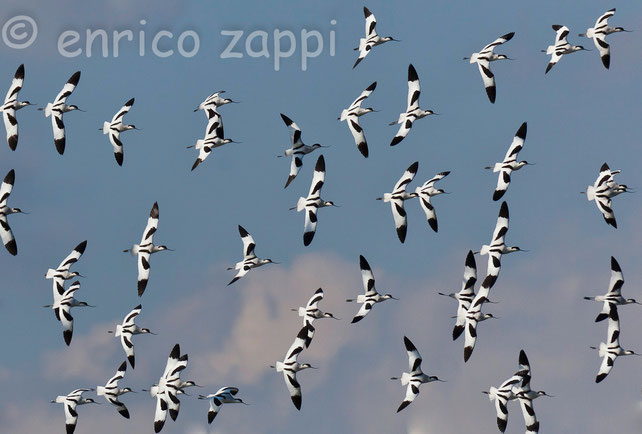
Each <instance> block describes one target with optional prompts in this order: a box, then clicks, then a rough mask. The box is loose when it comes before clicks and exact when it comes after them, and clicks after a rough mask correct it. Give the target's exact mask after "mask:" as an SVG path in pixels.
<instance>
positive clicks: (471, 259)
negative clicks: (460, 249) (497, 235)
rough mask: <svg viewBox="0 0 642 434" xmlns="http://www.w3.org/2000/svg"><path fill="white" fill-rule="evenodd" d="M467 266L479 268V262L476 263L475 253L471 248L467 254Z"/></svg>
mask: <svg viewBox="0 0 642 434" xmlns="http://www.w3.org/2000/svg"><path fill="white" fill-rule="evenodd" d="M466 267H470V268H477V264H476V263H475V254H474V253H473V251H472V250H469V251H468V254H467V255H466Z"/></svg>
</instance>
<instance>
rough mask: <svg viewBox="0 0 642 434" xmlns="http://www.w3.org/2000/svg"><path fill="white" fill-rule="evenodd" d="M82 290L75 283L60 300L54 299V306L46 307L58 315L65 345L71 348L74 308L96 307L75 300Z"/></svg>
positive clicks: (77, 283)
mask: <svg viewBox="0 0 642 434" xmlns="http://www.w3.org/2000/svg"><path fill="white" fill-rule="evenodd" d="M79 289H80V282H79V281H77V280H76V281H75V282H74V283H72V284H71V285H70V286H69V289H67V290H66V291H65V292H63V293H62V295H61V296H60V297H59V298H55V297H54V302H53V304H48V305H46V306H44V307H50V308H52V309H53V311H54V313H55V314H56V318H57V319H58V321H60V323H61V324H62V337H63V339H64V340H65V344H67V346H69V345H70V344H71V338H72V336H73V333H74V317H73V316H71V308H72V307H95V306H92V305H90V304H88V303H87V302H84V301H79V300H77V299H76V298H75V294H76V291H78V290H79Z"/></svg>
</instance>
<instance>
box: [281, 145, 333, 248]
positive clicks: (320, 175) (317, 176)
mask: <svg viewBox="0 0 642 434" xmlns="http://www.w3.org/2000/svg"><path fill="white" fill-rule="evenodd" d="M324 182H325V159H324V158H323V155H319V158H318V159H317V164H316V165H315V166H314V175H313V177H312V184H310V192H309V193H308V197H300V198H299V200H298V201H297V204H296V207H294V208H290V210H293V209H295V208H296V211H297V212H301V211H304V212H305V224H304V226H303V245H304V246H309V245H310V243H311V242H312V239H313V238H314V234H315V233H316V230H317V211H318V210H319V208H323V207H326V206H336V205H335V204H334V202H332V201H329V200H323V199H321V188H322V187H323V183H324Z"/></svg>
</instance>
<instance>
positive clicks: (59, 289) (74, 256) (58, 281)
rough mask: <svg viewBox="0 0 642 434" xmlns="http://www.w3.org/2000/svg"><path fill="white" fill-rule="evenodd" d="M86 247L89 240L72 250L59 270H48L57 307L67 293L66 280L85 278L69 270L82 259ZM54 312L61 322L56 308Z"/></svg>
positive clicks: (47, 277) (46, 276) (54, 303)
mask: <svg viewBox="0 0 642 434" xmlns="http://www.w3.org/2000/svg"><path fill="white" fill-rule="evenodd" d="M86 247H87V240H85V241H83V242H81V243H80V244H78V245H77V246H76V247H75V248H74V250H72V251H71V253H70V254H69V255H68V256H67V257H66V258H65V259H63V260H62V262H61V263H60V265H58V268H56V269H55V270H54V269H53V268H50V269H48V270H47V273H46V274H45V278H46V279H52V280H53V300H54V302H53V305H56V304H57V303H58V302H59V301H60V298H61V297H62V296H63V294H64V293H65V285H64V283H65V280H69V279H73V278H74V277H83V276H82V275H81V274H80V273H79V272H77V271H69V268H71V266H72V265H73V264H75V263H76V261H78V259H80V257H81V256H82V254H83V253H85V248H86ZM53 305H52V306H53ZM47 307H49V306H47ZM54 312H55V313H56V318H57V319H58V320H59V321H60V318H59V316H58V311H57V310H56V309H55V308H54Z"/></svg>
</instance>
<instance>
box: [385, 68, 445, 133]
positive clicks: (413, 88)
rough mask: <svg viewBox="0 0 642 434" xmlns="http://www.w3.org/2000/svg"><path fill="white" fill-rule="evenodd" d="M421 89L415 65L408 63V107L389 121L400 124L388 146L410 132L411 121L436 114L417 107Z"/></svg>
mask: <svg viewBox="0 0 642 434" xmlns="http://www.w3.org/2000/svg"><path fill="white" fill-rule="evenodd" d="M420 93H421V89H420V87H419V76H418V75H417V71H416V70H415V67H414V66H412V64H410V65H409V66H408V107H407V108H406V111H405V112H403V113H401V114H400V115H399V118H398V119H397V120H396V121H394V122H390V125H394V124H401V126H400V127H399V131H397V134H396V135H395V137H394V138H393V139H392V142H390V146H395V145H398V144H399V143H400V142H401V141H402V140H403V139H404V138H405V137H406V136H407V135H408V133H409V132H410V128H412V124H413V122H415V121H416V120H417V119H421V118H425V117H426V116H429V115H436V114H437V113H435V112H434V111H432V110H422V109H420V108H419V94H420Z"/></svg>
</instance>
